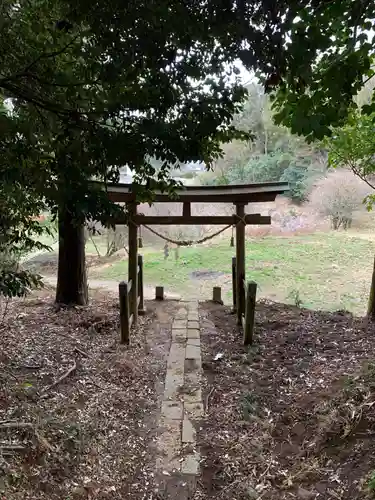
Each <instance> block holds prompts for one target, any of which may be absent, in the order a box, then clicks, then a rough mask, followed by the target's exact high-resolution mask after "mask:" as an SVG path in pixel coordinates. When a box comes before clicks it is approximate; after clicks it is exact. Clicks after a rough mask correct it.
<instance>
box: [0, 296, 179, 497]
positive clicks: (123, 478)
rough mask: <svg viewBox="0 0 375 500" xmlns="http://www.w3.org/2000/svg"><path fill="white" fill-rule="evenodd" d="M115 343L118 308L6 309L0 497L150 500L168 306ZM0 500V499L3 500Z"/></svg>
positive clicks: (23, 303) (43, 301)
mask: <svg viewBox="0 0 375 500" xmlns="http://www.w3.org/2000/svg"><path fill="white" fill-rule="evenodd" d="M146 305H147V308H148V314H147V315H146V316H145V317H143V318H140V322H139V326H138V327H137V329H136V330H133V331H132V338H131V344H130V346H128V347H127V346H121V345H120V344H119V333H118V326H119V324H118V318H119V311H118V309H117V303H116V299H115V298H113V297H111V296H110V295H108V293H106V294H105V295H104V293H96V295H95V298H94V299H93V300H92V301H91V304H90V305H89V306H87V307H77V308H70V309H60V310H57V309H56V308H55V307H54V305H53V297H52V296H51V295H49V293H48V292H44V293H43V294H41V295H40V296H38V297H36V298H35V297H32V298H29V299H26V300H16V301H14V302H13V301H12V302H11V303H10V305H9V308H8V312H7V314H6V316H5V318H4V319H3V321H2V323H0V335H1V349H0V498H1V499H3V498H4V499H6V500H21V499H22V500H28V499H38V500H47V499H48V500H58V499H59V500H61V499H64V500H68V499H69V500H73V499H74V500H81V499H94V498H95V499H120V498H121V499H125V498H126V499H128V500H136V499H137V500H140V499H146V498H147V499H149V498H153V497H152V491H153V488H154V482H153V477H154V467H155V454H156V450H155V445H154V438H155V435H156V432H157V420H158V412H159V396H160V394H161V391H162V388H163V382H164V376H165V366H166V355H167V353H168V349H169V342H170V331H169V326H168V325H170V314H169V312H168V308H171V307H172V308H173V305H171V303H168V302H165V303H162V304H158V305H155V304H154V303H151V302H150V303H146ZM2 495H3V496H2Z"/></svg>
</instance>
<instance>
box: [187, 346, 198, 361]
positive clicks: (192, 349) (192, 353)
mask: <svg viewBox="0 0 375 500" xmlns="http://www.w3.org/2000/svg"><path fill="white" fill-rule="evenodd" d="M185 358H186V359H198V360H200V359H201V349H200V347H199V346H197V345H191V344H189V343H188V344H187V346H186V354H185Z"/></svg>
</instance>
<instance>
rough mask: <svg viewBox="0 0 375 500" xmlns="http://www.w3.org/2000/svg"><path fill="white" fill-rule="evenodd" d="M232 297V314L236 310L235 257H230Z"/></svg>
mask: <svg viewBox="0 0 375 500" xmlns="http://www.w3.org/2000/svg"><path fill="white" fill-rule="evenodd" d="M232 295H233V312H234V313H235V312H236V310H237V285H236V257H232Z"/></svg>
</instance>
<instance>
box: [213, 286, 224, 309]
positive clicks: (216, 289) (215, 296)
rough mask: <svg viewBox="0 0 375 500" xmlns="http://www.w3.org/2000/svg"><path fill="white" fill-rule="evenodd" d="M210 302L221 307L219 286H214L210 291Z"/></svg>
mask: <svg viewBox="0 0 375 500" xmlns="http://www.w3.org/2000/svg"><path fill="white" fill-rule="evenodd" d="M212 302H215V303H216V304H221V305H223V304H224V302H223V300H222V298H221V287H220V286H214V287H213V289H212Z"/></svg>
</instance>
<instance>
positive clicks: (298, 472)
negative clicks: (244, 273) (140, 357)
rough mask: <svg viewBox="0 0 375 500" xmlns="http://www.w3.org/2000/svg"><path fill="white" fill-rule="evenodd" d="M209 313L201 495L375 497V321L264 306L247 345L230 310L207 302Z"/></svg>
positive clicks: (244, 499) (266, 499)
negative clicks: (250, 340)
mask: <svg viewBox="0 0 375 500" xmlns="http://www.w3.org/2000/svg"><path fill="white" fill-rule="evenodd" d="M201 315H202V318H201V319H202V325H203V328H202V331H201V342H202V355H203V369H204V378H205V380H204V384H205V389H204V392H205V396H204V399H205V404H206V411H207V416H206V421H205V424H204V426H203V428H202V429H201V430H200V433H199V444H200V445H201V447H202V450H203V461H202V468H203V476H202V479H201V482H200V488H199V491H198V492H197V494H196V499H205V500H207V499H215V500H224V499H225V500H226V499H233V500H250V499H262V500H283V499H293V498H294V499H302V500H309V499H341V500H346V499H347V500H349V499H350V500H353V499H365V498H375V496H374V490H371V485H372V488H374V489H375V479H374V480H373V481H370V478H371V476H372V474H373V473H374V470H375V446H374V444H375V441H374V436H375V365H374V364H371V363H372V362H373V361H374V360H375V352H374V351H375V342H374V338H375V327H374V326H369V325H367V324H366V323H365V322H364V321H363V320H360V319H356V318H353V317H352V316H351V315H349V314H347V313H335V314H330V313H319V312H313V311H308V310H303V309H299V308H297V307H290V306H285V305H281V304H280V305H279V304H273V303H261V304H259V305H258V306H257V314H256V323H257V324H256V343H255V345H254V346H252V347H250V348H248V349H246V348H244V347H243V346H242V342H241V337H240V335H239V333H238V330H237V328H236V326H235V317H234V316H233V315H232V314H231V313H230V310H229V309H228V308H223V307H221V306H217V305H214V304H209V303H206V304H202V310H201ZM217 355H219V356H217ZM215 356H217V357H218V358H219V359H216V360H215ZM374 477H375V476H374Z"/></svg>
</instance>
